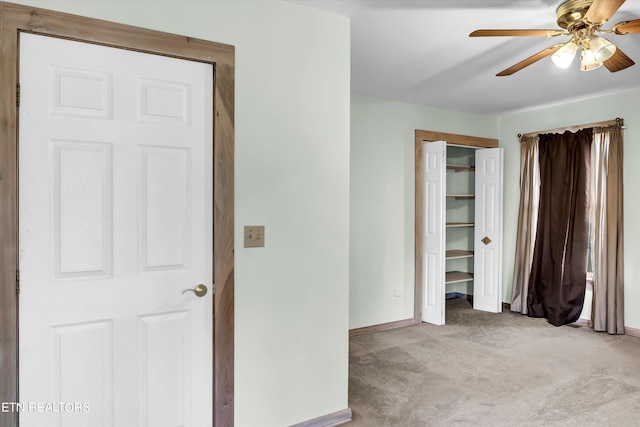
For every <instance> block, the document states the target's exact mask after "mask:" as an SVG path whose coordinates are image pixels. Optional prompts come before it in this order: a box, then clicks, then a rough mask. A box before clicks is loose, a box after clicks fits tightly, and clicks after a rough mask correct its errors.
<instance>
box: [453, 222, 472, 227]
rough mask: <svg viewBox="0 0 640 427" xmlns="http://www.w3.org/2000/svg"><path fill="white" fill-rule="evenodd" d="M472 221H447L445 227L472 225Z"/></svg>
mask: <svg viewBox="0 0 640 427" xmlns="http://www.w3.org/2000/svg"><path fill="white" fill-rule="evenodd" d="M473 225H474V224H473V223H472V222H448V223H447V228H454V227H473Z"/></svg>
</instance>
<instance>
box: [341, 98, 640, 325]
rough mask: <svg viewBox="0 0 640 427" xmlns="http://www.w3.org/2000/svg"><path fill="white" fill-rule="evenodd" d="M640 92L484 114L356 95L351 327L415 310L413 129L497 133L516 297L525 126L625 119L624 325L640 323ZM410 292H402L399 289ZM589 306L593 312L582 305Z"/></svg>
mask: <svg viewBox="0 0 640 427" xmlns="http://www.w3.org/2000/svg"><path fill="white" fill-rule="evenodd" d="M638 99H640V90H638V89H635V90H629V91H625V92H621V93H617V94H613V95H607V96H602V97H595V98H590V99H585V100H581V101H577V102H571V103H566V104H562V105H558V106H552V107H546V108H539V109H532V110H528V111H522V112H519V113H514V114H510V115H504V116H501V117H497V116H482V115H470V114H464V113H458V112H454V111H446V110H439V109H435V108H428V107H423V106H419V105H413V104H406V103H401V102H396V101H390V100H383V99H375V98H366V97H362V96H356V95H352V98H351V246H350V263H351V267H350V302H349V306H350V313H349V314H350V327H351V328H358V327H364V326H371V325H376V324H381V323H386V322H392V321H396V320H402V319H407V318H409V317H412V316H413V286H414V242H415V239H414V203H413V201H414V188H415V187H414V181H413V180H414V166H415V159H414V155H413V145H414V135H413V133H414V130H415V129H426V130H435V131H443V132H450V133H458V134H469V135H475V136H483V137H490V138H499V139H500V146H501V147H503V148H504V150H505V153H504V260H503V301H505V302H511V286H512V280H513V259H514V254H515V252H514V251H515V235H516V228H517V219H518V206H519V197H520V188H519V180H520V145H519V142H518V138H517V134H518V133H528V132H534V131H542V130H547V129H555V128H558V127H564V126H571V125H579V124H588V123H593V122H599V121H605V120H610V119H614V118H616V117H621V118H624V120H625V124H626V125H627V129H626V130H625V133H624V138H625V153H624V159H625V163H624V168H625V169H624V182H625V183H626V185H625V196H624V197H625V202H624V203H625V212H624V213H625V218H626V222H625V236H624V238H625V260H626V262H625V271H624V274H625V325H626V326H628V327H632V328H638V329H640V312H639V311H638V310H635V307H636V306H638V305H639V304H640V286H637V285H636V281H637V278H638V277H640V264H638V263H635V262H634V260H635V259H639V258H640V245H638V244H637V243H636V242H638V241H640V224H639V223H636V222H635V221H633V218H636V217H640V198H638V197H635V196H634V190H635V183H637V182H640V167H637V166H636V163H637V162H638V160H640V103H639V102H638ZM396 288H400V289H402V291H403V296H402V297H396V296H394V295H395V289H396ZM585 313H586V312H585Z"/></svg>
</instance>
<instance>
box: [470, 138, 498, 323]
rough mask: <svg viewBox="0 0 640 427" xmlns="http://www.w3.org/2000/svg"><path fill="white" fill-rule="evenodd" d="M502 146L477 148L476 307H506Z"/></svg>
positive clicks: (492, 308) (492, 309) (488, 308)
mask: <svg viewBox="0 0 640 427" xmlns="http://www.w3.org/2000/svg"><path fill="white" fill-rule="evenodd" d="M502 158H503V149H502V148H486V149H481V150H476V175H475V179H476V184H475V187H476V189H475V192H476V198H475V201H476V205H475V228H474V260H473V264H474V266H473V270H474V277H473V308H475V309H477V310H484V311H491V312H493V313H499V312H501V311H502V204H503V201H502V199H503V197H502V163H503V160H502Z"/></svg>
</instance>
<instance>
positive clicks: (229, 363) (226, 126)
mask: <svg viewBox="0 0 640 427" xmlns="http://www.w3.org/2000/svg"><path fill="white" fill-rule="evenodd" d="M21 32H28V33H33V34H40V35H45V36H52V37H59V38H64V39H69V40H76V41H80V42H86V43H93V44H99V45H104V46H110V47H116V48H122V49H127V50H132V51H139V52H143V53H151V54H157V55H163V56H169V57H174V58H180V59H186V60H192V61H198V62H204V63H208V64H212V65H213V68H214V70H215V71H214V80H213V94H212V96H213V117H212V118H211V120H212V122H213V159H212V161H213V179H214V182H213V230H214V233H213V280H214V283H215V287H216V289H215V297H214V304H213V307H214V308H213V337H212V342H213V361H212V363H213V422H214V425H216V426H231V425H233V422H234V418H233V417H234V375H233V372H234V351H233V350H234V327H233V324H234V270H233V262H234V255H233V246H234V241H233V228H234V222H233V215H234V198H233V194H234V91H235V89H234V75H235V48H234V47H233V46H230V45H225V44H221V43H215V42H211V41H206V40H199V39H194V38H191V37H185V36H179V35H175V34H169V33H163V32H159V31H154V30H149V29H144V28H139V27H133V26H129V25H123V24H117V23H112V22H107V21H102V20H98V19H92V18H86V17H82V16H76V15H71V14H66V13H60V12H53V11H49V10H45V9H40V8H34V7H29V6H22V5H16V4H12V3H6V2H1V3H0V348H1V351H0V378H2V381H0V402H18V401H19V394H18V392H19V384H18V378H19V376H18V369H19V366H18V360H19V359H18V354H19V353H18V327H19V324H18V309H19V307H18V295H17V294H18V289H19V288H18V286H17V284H18V277H17V276H18V273H17V269H18V219H19V215H18V190H19V189H18V129H19V128H18V111H17V107H16V105H17V99H16V98H17V96H18V91H17V87H18V86H17V85H18V76H19V71H18V70H19V69H18V66H19V64H18V62H19V37H18V36H19V33H21ZM17 424H18V413H17V412H8V413H6V412H5V413H0V426H1V427H5V426H7V427H9V426H15V425H17Z"/></svg>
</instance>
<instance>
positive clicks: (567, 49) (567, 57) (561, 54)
mask: <svg viewBox="0 0 640 427" xmlns="http://www.w3.org/2000/svg"><path fill="white" fill-rule="evenodd" d="M577 51H578V45H577V44H576V43H575V42H574V41H573V40H571V41H570V42H568V43H566V44H565V45H564V46H562V47H561V48H560V49H558V50H557V51H556V53H554V54H553V55H552V56H551V60H552V61H553V63H554V64H556V67H558V68H569V65H571V63H572V62H573V58H574V57H575V56H576V52H577Z"/></svg>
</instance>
